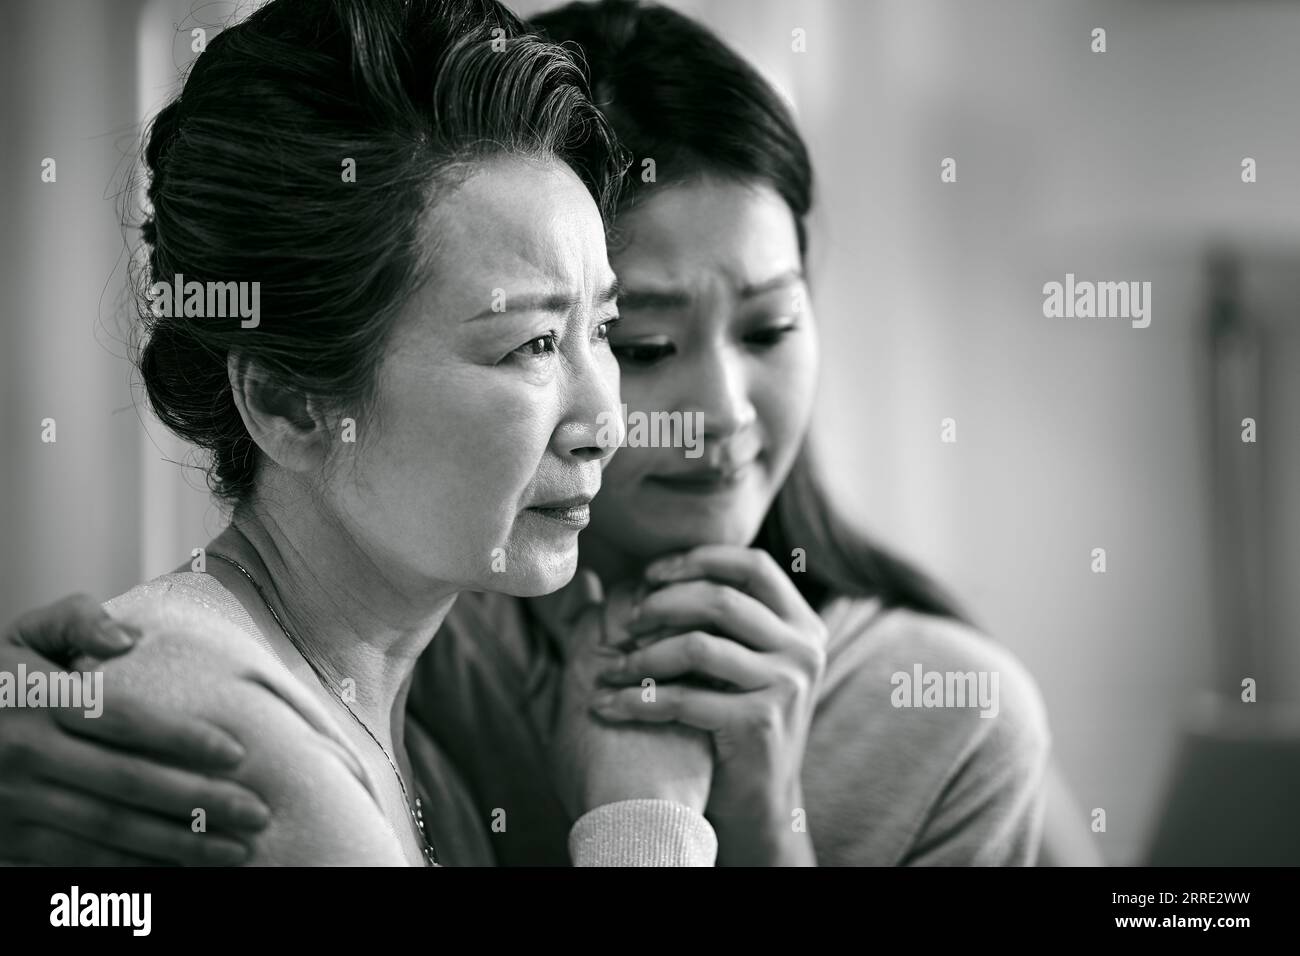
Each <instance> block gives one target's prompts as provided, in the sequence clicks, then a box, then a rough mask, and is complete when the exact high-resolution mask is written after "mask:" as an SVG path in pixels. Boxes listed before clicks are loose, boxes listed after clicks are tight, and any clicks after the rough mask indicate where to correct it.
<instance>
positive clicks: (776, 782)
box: [596, 545, 826, 865]
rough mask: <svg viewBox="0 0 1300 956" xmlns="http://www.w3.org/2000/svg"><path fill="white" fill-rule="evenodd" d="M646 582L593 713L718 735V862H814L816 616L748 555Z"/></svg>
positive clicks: (819, 636) (703, 550)
mask: <svg viewBox="0 0 1300 956" xmlns="http://www.w3.org/2000/svg"><path fill="white" fill-rule="evenodd" d="M646 579H647V581H648V583H649V584H650V586H652V587H655V586H657V589H656V590H653V591H650V592H649V593H648V594H646V596H645V597H644V598H643V599H642V600H641V602H640V604H639V607H638V609H637V611H636V613H635V614H633V615H632V616H631V618H630V620H629V621H628V623H627V629H628V633H629V637H628V639H627V640H625V641H623V642H621V644H620V645H619V646H620V648H621V649H622V650H623V651H624V654H623V655H622V656H621V657H620V658H618V659H616V660H613V661H610V662H609V663H608V664H607V665H606V666H605V667H604V669H603V670H602V671H601V673H600V678H601V680H602V681H603V682H604V683H605V684H607V685H609V687H610V689H609V690H608V691H607V692H606V693H605V694H604V695H602V696H601V697H599V698H598V701H597V705H596V713H598V714H600V715H601V716H603V717H605V718H606V719H607V720H611V721H636V722H651V723H659V724H669V725H671V724H673V723H675V724H684V725H687V726H690V727H696V728H699V729H700V730H705V731H708V732H709V733H710V734H711V735H712V737H713V743H714V750H715V753H716V756H717V766H716V768H715V771H714V777H713V789H712V794H711V796H710V799H709V805H708V817H709V820H710V822H711V823H712V824H713V828H714V830H715V831H716V832H717V835H718V862H719V863H720V864H724V865H815V863H816V858H815V855H814V853H813V849H812V842H811V839H810V837H809V835H808V833H807V826H806V814H805V812H804V803H803V788H802V784H801V782H800V771H801V769H802V765H803V754H804V747H805V744H806V742H807V739H808V728H809V725H810V724H811V722H812V713H813V708H814V706H815V704H816V701H817V691H818V687H819V685H820V683H821V678H822V674H823V672H824V670H825V665H826V629H825V626H824V625H823V623H822V620H821V617H820V616H819V615H818V614H817V613H816V612H815V611H814V610H813V609H812V608H811V607H809V606H808V603H807V602H806V601H804V599H803V597H802V595H800V594H799V591H798V589H797V588H796V587H795V586H794V583H793V582H792V581H791V580H790V578H789V577H788V576H786V574H785V572H784V571H782V570H781V568H780V567H779V566H778V565H777V564H776V562H775V561H774V560H773V559H772V558H771V556H769V555H768V554H767V553H766V552H764V551H759V550H756V549H753V548H739V547H732V546H727V545H708V546H703V547H699V548H694V549H692V550H691V551H687V552H684V553H682V554H679V555H674V556H672V557H670V558H666V559H663V560H661V561H658V562H656V563H655V564H653V565H651V566H650V567H649V568H648V569H647V571H646ZM646 678H651V679H653V680H654V681H655V683H656V687H655V695H654V700H653V701H650V700H647V699H646V696H647V695H645V694H644V693H643V687H642V681H644V680H645V679H646ZM684 678H685V679H687V680H686V681H685V682H684V681H683V679H684ZM692 679H693V680H692ZM661 681H662V682H668V683H660V682H661Z"/></svg>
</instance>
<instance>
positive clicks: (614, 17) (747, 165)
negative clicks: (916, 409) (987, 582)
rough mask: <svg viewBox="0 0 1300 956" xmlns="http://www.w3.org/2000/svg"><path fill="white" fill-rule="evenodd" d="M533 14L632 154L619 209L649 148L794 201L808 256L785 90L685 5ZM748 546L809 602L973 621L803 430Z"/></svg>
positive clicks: (675, 168) (805, 185)
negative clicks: (827, 480) (816, 456)
mask: <svg viewBox="0 0 1300 956" xmlns="http://www.w3.org/2000/svg"><path fill="white" fill-rule="evenodd" d="M531 25H532V26H533V27H534V28H536V29H538V30H541V31H542V32H543V33H545V34H546V37H547V39H549V40H552V41H554V42H559V43H564V44H570V45H572V46H573V47H574V48H576V49H575V53H577V54H578V55H579V58H580V59H584V60H585V61H586V63H587V68H588V72H589V74H590V84H591V89H592V98H593V100H594V101H595V103H596V106H597V107H598V108H599V109H600V110H601V112H602V113H604V114H605V116H606V118H607V119H608V120H609V121H610V123H611V125H612V126H613V127H614V132H615V134H616V135H617V136H618V138H619V141H620V144H621V145H622V146H623V147H624V148H626V149H627V150H629V151H630V152H631V154H632V157H633V165H632V169H633V174H632V175H628V176H627V177H626V178H625V181H624V183H623V186H622V192H621V194H620V197H619V206H620V209H621V211H624V212H626V211H627V210H628V209H631V208H633V207H634V206H635V205H636V204H637V203H638V202H640V201H642V200H643V199H644V198H646V196H647V195H648V194H649V192H650V187H648V186H647V185H646V184H645V183H642V182H641V181H640V177H638V176H636V175H635V170H636V169H638V168H639V164H640V161H641V160H642V159H643V158H644V157H653V158H654V160H655V167H656V172H657V175H658V177H659V178H660V179H661V181H662V180H663V179H665V178H667V179H675V180H682V179H689V178H691V177H693V176H699V175H705V174H707V175H713V176H721V177H726V178H730V179H735V180H740V181H744V182H761V183H764V184H766V185H769V186H771V187H772V188H773V189H775V190H776V192H777V193H778V194H779V195H780V196H781V198H782V199H784V200H785V203H786V205H787V206H789V208H790V212H791V213H792V215H793V216H794V221H795V227H796V231H797V234H798V239H799V253H800V255H801V256H802V257H803V258H805V259H806V258H807V250H808V234H807V225H806V220H807V216H808V213H809V210H810V209H811V207H812V195H813V171H812V163H811V161H810V160H809V157H808V150H807V147H806V146H805V145H804V142H803V139H802V137H801V136H800V135H799V131H798V129H796V127H795V124H794V120H793V118H792V117H791V116H790V113H789V111H788V110H787V109H786V107H785V104H784V103H783V102H782V101H781V98H780V96H778V95H777V93H776V91H775V90H773V89H772V87H771V86H770V85H769V84H768V83H767V82H766V81H765V80H764V79H763V78H762V77H761V76H760V75H759V74H758V72H757V71H756V70H754V68H753V67H751V66H750V65H749V64H748V63H747V62H745V60H744V59H742V58H741V57H740V56H738V55H737V54H736V53H734V52H733V51H732V50H730V49H729V48H728V47H727V46H726V45H725V44H724V43H723V42H722V41H721V40H719V39H718V38H717V37H716V36H715V35H714V34H713V33H711V32H710V31H709V30H708V29H707V28H705V27H704V26H702V25H701V24H699V23H696V22H695V21H694V20H691V19H690V18H689V17H686V16H684V15H682V14H680V13H677V12H676V11H673V10H670V9H668V8H666V7H661V6H657V5H654V4H648V3H646V4H643V3H640V2H638V0H601V2H596V3H586V2H578V3H571V4H568V5H567V6H564V7H560V8H558V9H556V10H552V11H549V12H547V13H544V14H541V15H539V16H537V17H534V18H533V19H532V20H531ZM616 223H617V220H616ZM615 229H617V224H616V225H615ZM754 546H755V547H759V548H762V549H763V550H765V551H767V552H768V553H769V554H771V555H772V557H773V558H775V559H776V562H777V564H779V565H780V566H781V567H783V568H785V569H786V570H787V573H788V574H789V575H790V578H791V580H792V581H793V582H794V583H795V585H796V586H797V587H798V588H799V591H800V593H801V594H802V595H803V596H804V599H805V600H807V601H808V602H809V604H810V605H812V606H813V607H814V608H819V609H820V608H822V607H824V605H825V604H826V602H827V601H829V600H830V599H832V598H835V597H839V596H850V597H878V598H880V600H881V604H882V605H883V606H884V607H902V608H908V609H911V610H915V611H919V612H922V613H925V614H933V615H938V616H943V617H949V618H953V619H955V620H958V621H962V622H963V623H967V624H970V623H972V622H971V620H970V618H969V617H968V616H967V615H966V614H965V613H964V611H963V610H962V609H961V608H960V607H959V606H958V604H957V602H956V601H955V600H954V599H953V598H952V597H951V595H949V594H948V593H946V591H945V590H944V589H943V588H942V587H940V585H939V584H937V583H936V582H935V581H934V580H933V579H931V578H930V577H929V576H928V575H926V574H925V573H924V572H922V571H920V570H919V569H917V568H915V567H914V566H912V565H911V564H910V563H909V562H907V561H905V560H904V559H902V558H900V557H898V556H897V555H894V554H892V553H890V552H889V551H888V550H887V549H885V548H883V547H881V546H880V545H878V544H875V543H873V542H872V541H871V540H870V539H869V538H868V537H867V536H866V535H865V534H864V533H863V532H861V531H860V530H858V529H857V528H854V527H853V526H852V525H851V524H850V523H849V522H848V521H847V520H845V518H844V517H843V515H842V514H841V512H840V511H839V510H838V509H837V508H836V507H835V506H834V503H833V502H832V501H831V499H830V497H829V496H828V494H827V493H826V491H825V490H824V488H823V487H822V485H821V484H820V482H819V481H818V479H817V473H816V469H815V468H814V467H813V463H812V460H811V455H810V450H809V446H808V443H807V442H805V443H804V446H803V448H802V449H801V450H800V452H799V455H798V457H797V459H796V460H795V463H794V466H793V468H792V470H791V472H790V475H789V477H787V478H786V480H785V482H784V484H783V485H782V487H781V490H780V491H779V492H778V493H777V496H776V499H775V500H774V502H773V503H772V507H771V508H770V509H769V511H768V514H767V516H766V517H765V518H764V520H763V524H762V527H761V529H760V531H759V533H758V537H757V538H756V540H755V541H754ZM796 548H801V549H802V553H803V555H804V556H805V558H806V569H805V570H803V571H800V572H795V571H793V570H792V563H793V558H792V554H793V552H794V550H795V549H796Z"/></svg>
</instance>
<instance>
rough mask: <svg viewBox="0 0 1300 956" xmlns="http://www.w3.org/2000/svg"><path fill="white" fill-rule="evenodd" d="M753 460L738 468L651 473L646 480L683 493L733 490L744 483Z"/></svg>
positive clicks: (709, 493) (716, 492)
mask: <svg viewBox="0 0 1300 956" xmlns="http://www.w3.org/2000/svg"><path fill="white" fill-rule="evenodd" d="M753 467H754V463H753V462H752V461H750V462H746V463H745V464H743V465H740V466H739V467H736V468H728V469H720V468H697V469H693V470H691V471H683V472H674V473H672V474H660V475H649V476H648V477H647V478H646V481H648V482H651V483H653V484H655V485H658V486H659V487H661V488H666V489H667V490H669V491H673V492H676V493H677V494H683V495H714V494H721V493H724V492H727V491H731V490H732V489H734V488H737V487H738V486H740V485H741V484H743V483H744V481H745V479H746V478H748V477H749V473H750V471H751V470H752V469H753Z"/></svg>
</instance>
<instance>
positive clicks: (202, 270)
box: [137, 0, 621, 504]
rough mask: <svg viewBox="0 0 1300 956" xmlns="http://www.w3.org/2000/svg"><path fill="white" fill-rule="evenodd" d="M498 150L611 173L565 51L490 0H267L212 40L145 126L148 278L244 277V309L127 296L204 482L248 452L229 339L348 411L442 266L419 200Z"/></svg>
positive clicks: (248, 463) (230, 477) (225, 478)
mask: <svg viewBox="0 0 1300 956" xmlns="http://www.w3.org/2000/svg"><path fill="white" fill-rule="evenodd" d="M498 154H517V155H522V156H529V157H553V158H556V159H558V160H560V161H563V162H565V163H567V164H569V165H570V166H571V167H572V168H573V169H574V170H575V172H576V173H577V174H578V175H579V176H580V177H581V178H582V179H583V181H584V182H585V183H586V184H587V187H588V189H589V190H590V191H591V193H592V195H593V197H595V199H596V200H597V202H598V203H599V204H600V205H601V208H602V211H607V207H608V204H609V203H610V202H611V200H612V196H613V193H614V189H615V187H616V184H617V181H618V174H619V172H620V171H621V165H620V160H619V156H618V154H617V151H616V149H615V147H614V146H613V140H612V137H611V136H610V134H609V130H608V126H607V124H606V122H605V121H604V119H603V118H602V117H601V116H600V114H599V113H598V112H596V111H595V110H594V109H593V108H592V106H591V103H590V100H589V98H588V97H587V95H586V86H585V82H584V80H583V76H582V73H581V70H580V69H579V68H578V67H576V66H575V64H574V62H573V61H572V60H571V58H570V57H569V55H568V54H567V53H565V52H564V51H563V50H561V49H559V48H558V47H556V46H554V45H552V44H550V43H546V42H543V41H541V40H539V39H538V38H536V37H533V36H529V35H527V33H526V31H525V29H524V26H523V24H522V23H521V21H519V20H518V19H517V18H516V17H515V16H514V15H513V14H512V13H510V12H509V11H508V10H507V9H506V8H504V7H502V6H501V5H500V4H498V3H495V2H493V0H273V2H271V3H268V4H267V5H266V6H264V7H262V8H261V9H259V10H257V11H256V12H255V13H253V14H252V15H251V16H249V17H248V18H247V19H245V20H243V21H242V22H240V23H238V24H236V25H234V26H231V27H230V28H228V29H226V30H224V31H222V32H221V33H220V34H218V35H217V36H216V37H214V38H213V39H212V41H211V42H210V43H209V44H208V47H207V49H206V51H205V52H203V53H202V54H201V55H200V56H199V57H198V59H197V61H196V62H195V63H194V66H193V68H192V70H191V71H190V74H189V77H188V79H187V80H186V82H185V84H184V87H183V89H182V91H181V93H180V95H179V96H178V97H177V98H176V99H174V100H173V101H172V102H170V103H169V104H168V105H167V106H165V107H164V108H163V109H162V111H161V112H160V113H159V114H158V115H157V117H156V118H155V119H154V121H153V124H152V127H151V129H150V131H149V135H148V140H147V144H146V147H145V151H144V158H145V162H146V165H147V169H148V175H149V188H148V199H149V204H150V207H151V209H150V212H149V215H148V218H147V219H146V220H145V222H144V224H143V227H142V231H143V237H144V240H145V242H146V244H147V249H148V253H149V255H148V267H147V275H146V276H144V277H143V278H144V279H145V282H144V285H145V286H151V285H152V284H153V283H156V282H164V283H172V282H173V279H174V277H175V276H177V275H183V276H184V277H185V279H184V281H186V282H189V281H191V280H195V281H198V282H202V283H207V282H223V283H224V282H240V281H243V282H250V283H251V282H254V281H256V282H259V283H260V310H259V311H260V315H259V321H258V324H257V325H256V327H253V328H245V327H243V324H242V323H241V318H240V317H230V318H214V317H210V316H209V317H205V318H195V317H188V318H187V317H183V316H177V315H175V314H174V313H176V312H179V311H180V310H179V309H173V310H171V311H172V313H173V314H172V315H164V316H158V315H155V314H153V309H152V308H151V307H150V306H146V305H144V304H143V296H142V308H140V309H139V312H140V316H141V319H142V324H141V326H139V330H140V332H141V334H142V335H144V336H146V337H147V341H146V343H145V344H144V346H143V349H142V350H141V351H140V354H139V356H138V360H137V361H138V365H139V368H140V371H141V374H142V377H143V380H144V386H145V389H146V391H147V394H148V397H149V401H150V404H151V406H152V408H153V410H154V412H155V413H156V414H157V415H158V417H159V418H160V419H161V420H162V422H163V423H164V424H166V425H167V426H168V427H170V428H171V429H172V430H173V431H175V432H176V433H177V434H179V435H181V436H182V437H184V438H186V439H188V440H189V441H191V442H193V443H194V444H196V445H198V446H199V447H201V448H204V449H207V450H208V451H209V452H210V453H211V456H212V460H211V467H210V469H209V472H208V483H209V486H210V487H211V489H212V491H213V492H214V493H215V494H216V495H217V496H219V497H220V498H221V499H223V500H224V501H226V502H227V503H232V504H237V503H239V502H241V501H244V500H246V499H248V498H249V497H250V495H251V493H252V491H253V489H254V481H255V476H256V473H257V467H258V456H259V452H258V449H257V448H256V446H255V445H254V443H253V441H252V439H251V438H250V437H249V435H248V433H247V431H246V429H245V427H244V424H243V421H242V419H241V418H240V415H239V412H238V410H237V409H236V407H235V404H234V402H233V400H232V396H231V388H230V384H229V378H228V372H227V356H228V355H229V354H230V353H232V352H235V353H238V354H239V356H240V357H241V360H245V361H250V362H252V363H254V364H255V365H256V366H257V367H258V370H259V372H260V373H261V374H262V375H264V376H266V377H269V378H270V379H271V380H273V381H274V383H275V384H276V385H278V386H281V387H283V388H286V389H288V390H290V391H292V392H294V393H297V394H301V395H302V396H304V397H311V398H313V399H314V400H316V401H317V402H318V403H320V405H319V407H322V408H328V409H331V410H335V411H338V412H341V413H342V414H346V415H350V416H353V417H355V418H356V419H357V420H358V421H360V420H361V419H360V416H361V415H363V414H365V413H366V411H367V410H368V409H370V408H371V407H372V403H373V398H374V394H375V379H376V371H377V368H378V366H379V363H380V361H381V360H382V357H383V354H384V349H385V346H386V343H387V341H388V333H389V332H390V330H391V329H392V327H393V325H394V319H395V318H396V316H397V315H398V314H399V312H400V311H401V308H402V305H403V303H404V302H405V301H406V300H407V299H408V298H409V296H410V295H411V294H412V293H413V292H414V291H415V289H416V288H417V286H418V285H419V284H420V283H421V282H422V281H425V280H426V279H428V278H430V277H432V278H435V279H436V264H435V263H431V262H429V261H426V258H425V255H424V253H423V252H422V250H423V249H424V248H425V245H424V243H423V242H422V235H423V234H422V232H421V229H422V222H423V221H424V219H425V217H424V213H425V211H426V210H427V209H428V207H429V205H430V204H431V203H436V202H437V201H438V199H439V197H440V195H443V194H445V191H446V190H449V189H453V188H454V187H455V186H456V184H457V183H458V182H460V181H462V180H463V179H464V177H466V176H467V175H468V174H470V173H471V172H472V171H473V169H474V168H475V166H476V165H477V164H479V163H480V162H481V161H482V160H484V159H485V158H488V157H490V156H493V155H498ZM351 169H354V170H355V174H354V175H345V174H346V173H349V172H350V171H351ZM426 228H427V227H426ZM435 241H436V237H435ZM139 278H140V276H137V279H139ZM141 292H143V289H142V290H141Z"/></svg>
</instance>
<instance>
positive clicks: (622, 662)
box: [600, 654, 627, 680]
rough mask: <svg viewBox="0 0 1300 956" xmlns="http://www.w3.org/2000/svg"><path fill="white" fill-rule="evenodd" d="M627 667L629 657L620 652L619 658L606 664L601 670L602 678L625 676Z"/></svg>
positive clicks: (610, 678)
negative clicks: (624, 671)
mask: <svg viewBox="0 0 1300 956" xmlns="http://www.w3.org/2000/svg"><path fill="white" fill-rule="evenodd" d="M626 667H627V658H626V657H625V656H624V655H622V654H620V655H619V656H618V660H616V661H612V662H611V663H609V664H607V665H605V667H603V668H602V669H601V671H600V679H601V680H614V679H616V678H618V677H622V676H623V670H624V668H626Z"/></svg>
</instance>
